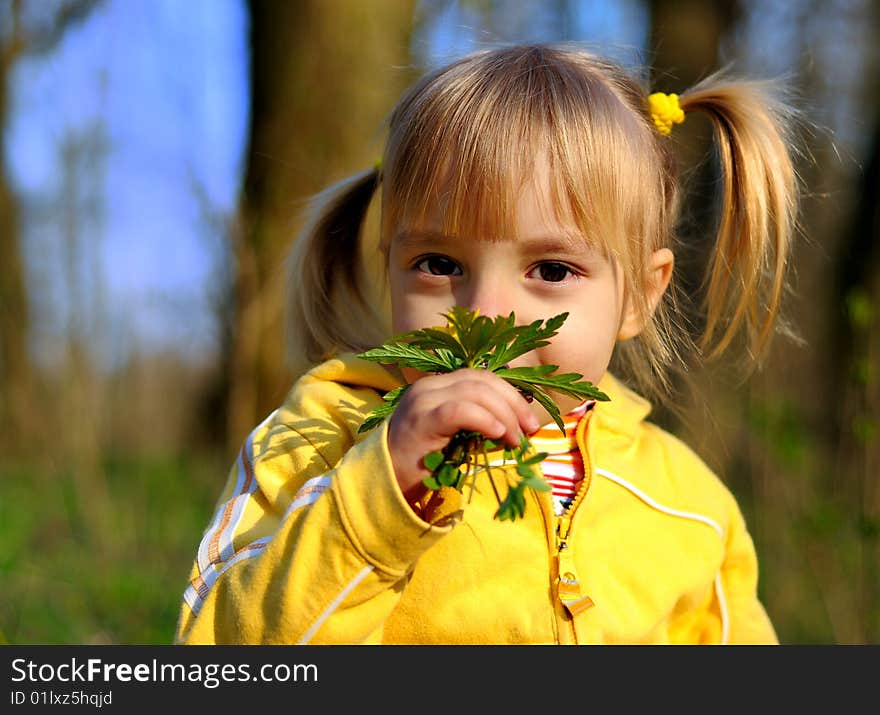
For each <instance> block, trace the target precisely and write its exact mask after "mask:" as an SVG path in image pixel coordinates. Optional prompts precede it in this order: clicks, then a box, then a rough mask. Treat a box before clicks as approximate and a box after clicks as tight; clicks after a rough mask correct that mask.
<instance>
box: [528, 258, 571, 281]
mask: <svg viewBox="0 0 880 715" xmlns="http://www.w3.org/2000/svg"><path fill="white" fill-rule="evenodd" d="M532 272H533V273H536V274H537V277H538V278H540V279H541V280H542V281H546V282H547V283H561V282H562V281H564V280H565V279H566V278H568V277H569V276H570V275H572V274H573V271H572V270H571V268H569V267H568V266H566V265H565V264H564V263H555V262H553V261H548V262H547V263H541V264H540V265H538V266H536V267H535V269H534V270H533V271H532Z"/></svg>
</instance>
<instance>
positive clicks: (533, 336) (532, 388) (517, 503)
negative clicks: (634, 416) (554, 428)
mask: <svg viewBox="0 0 880 715" xmlns="http://www.w3.org/2000/svg"><path fill="white" fill-rule="evenodd" d="M444 317H445V318H446V321H447V325H446V328H445V329H440V328H424V329H421V330H414V331H411V332H408V333H404V334H402V335H399V336H397V337H395V338H393V339H392V340H390V341H388V342H386V343H384V344H383V345H382V346H380V347H378V348H375V349H373V350H368V351H366V352H364V353H362V354H361V355H360V357H362V358H364V359H366V360H372V361H374V362H380V363H385V364H395V365H398V366H401V367H411V368H415V369H417V370H422V371H424V372H431V373H448V372H454V371H455V370H461V369H463V368H475V369H483V370H489V371H491V372H493V373H495V374H496V375H498V376H499V377H500V378H502V379H504V380H506V381H507V382H509V383H510V384H511V385H513V386H514V387H516V388H517V389H518V390H519V391H520V393H521V394H522V395H523V396H524V397H525V398H526V399H528V400H529V401H531V400H537V401H538V403H539V404H540V405H541V406H542V407H543V408H544V409H545V410H547V413H548V414H549V415H550V416H551V417H552V418H553V420H554V421H555V422H556V424H557V425H559V428H560V429H563V428H564V427H563V423H562V416H561V415H560V414H559V407H558V406H557V405H556V403H555V402H554V401H553V398H552V397H551V396H550V394H549V393H550V392H558V393H561V394H564V395H568V396H570V397H575V398H577V399H580V400H586V399H593V400H608V399H609V398H608V396H607V395H606V394H605V393H604V392H602V391H601V390H599V389H597V388H596V387H595V386H594V385H593V384H592V383H591V382H589V381H587V380H582V377H583V376H582V375H579V374H577V373H571V372H569V373H562V374H558V375H557V374H555V373H556V370H558V369H559V367H558V366H557V365H537V366H534V367H516V368H511V367H509V366H508V365H509V363H510V361H511V360H514V359H516V358H518V357H520V356H521V355H525V354H526V353H528V352H531V351H532V350H535V349H536V348H539V347H543V346H544V345H549V343H550V338H552V337H553V336H554V335H556V333H557V332H558V331H559V328H560V327H561V326H562V324H563V323H564V322H565V319H566V318H567V317H568V313H562V314H560V315H557V316H555V317H553V318H550V319H548V320H546V321H542V320H535V321H533V322H532V323H529V324H528V325H516V316H515V315H514V313H510V315H508V316H506V317H505V316H500V315H499V316H496V317H494V318H489V317H486V316H481V315H479V314H478V313H477V312H475V311H471V310H468V309H466V308H461V307H455V308H453V309H452V310H450V311H449V312H448V313H446V314H444ZM408 387H409V385H403V386H401V387H398V388H397V389H395V390H392V391H391V392H389V393H387V394H386V395H385V397H384V402H383V403H382V405H380V406H379V407H377V408H376V409H375V410H373V411H372V412H371V413H370V414H369V415H367V418H366V419H365V420H364V422H363V424H362V425H361V426H360V429H359V431H360V432H366V431H367V430H370V429H373V428H374V427H376V426H377V425H379V424H381V423H382V421H384V420H385V419H387V418H388V417H390V416H391V415H392V414H393V413H394V410H395V409H396V408H397V405H398V404H399V403H400V400H401V398H402V397H403V395H404V394H405V393H406V389H407V388H408ZM498 446H499V445H497V444H495V443H494V442H493V441H492V440H490V439H487V438H486V437H484V436H483V435H481V434H480V433H478V432H471V431H464V430H463V431H460V432H458V433H456V434H455V435H454V436H453V437H452V439H450V441H449V443H448V444H447V445H446V447H444V449H443V450H442V451H438V452H431V453H430V454H428V455H425V457H424V464H425V467H426V468H427V469H429V470H430V471H431V475H430V476H429V477H427V478H426V479H425V486H426V487H428V489H434V490H436V489H440V487H443V486H446V487H453V488H455V489H458V490H459V491H463V490H464V488H465V486H466V485H467V484H470V486H471V489H473V484H474V480H475V478H476V474H477V472H478V471H480V470H485V471H487V472H489V474H490V475H491V472H492V469H491V467H490V466H489V457H488V452H489V451H490V450H494V449H497V448H498ZM532 452H533V448H532V444H531V442H530V441H529V440H528V438H527V437H523V438H522V440H521V441H520V443H519V445H518V446H517V447H515V448H513V449H510V448H505V449H504V459H505V461H508V460H511V461H514V462H515V463H516V473H517V475H518V476H519V480H518V481H517V482H516V483H514V484H508V490H507V494H506V495H505V496H504V497H503V498H502V497H501V495H500V494H498V492H497V491H496V493H495V495H496V498H497V499H498V511H497V512H496V513H495V518H497V519H499V520H502V521H503V520H507V519H509V520H515V519H517V518H521V517H522V516H523V515H524V514H525V508H526V504H525V490H526V489H527V488H528V489H534V490H538V491H546V490H549V489H550V486H549V485H548V484H547V482H546V481H545V480H544V479H543V478H542V477H541V476H540V474H539V473H536V472H535V470H534V467H535V466H536V465H537V464H539V463H540V462H541V461H543V460H544V459H545V458H546V457H547V455H546V454H545V453H539V454H533V453H532ZM490 482H491V479H490ZM491 483H492V488H493V489H495V485H494V482H491Z"/></svg>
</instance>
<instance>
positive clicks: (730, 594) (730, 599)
mask: <svg viewBox="0 0 880 715" xmlns="http://www.w3.org/2000/svg"><path fill="white" fill-rule="evenodd" d="M720 581H721V597H722V599H723V602H722V603H721V607H722V608H726V612H727V622H728V634H727V635H728V637H727V642H728V643H730V644H754V645H776V644H778V643H779V640H778V638H777V636H776V632H775V630H774V628H773V625H772V623H771V621H770V618H769V617H768V615H767V612H766V610H765V609H764V606H763V605H762V604H761V602H760V601H759V600H758V593H757V589H758V558H757V555H756V553H755V547H754V544H753V542H752V538H751V536H750V535H749V532H748V531H747V529H746V525H745V521H744V519H743V516H742V513H741V512H740V510H739V507H738V506H737V505H736V503H734V504H733V506H732V509H731V518H730V522H729V527H728V532H727V539H726V544H725V554H724V562H723V563H722V566H721V573H720Z"/></svg>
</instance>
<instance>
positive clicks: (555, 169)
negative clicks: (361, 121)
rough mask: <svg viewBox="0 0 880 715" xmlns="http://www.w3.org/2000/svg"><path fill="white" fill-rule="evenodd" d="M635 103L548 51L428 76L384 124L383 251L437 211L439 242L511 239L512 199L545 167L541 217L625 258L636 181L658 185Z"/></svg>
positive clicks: (623, 85) (584, 58)
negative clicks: (445, 238)
mask: <svg viewBox="0 0 880 715" xmlns="http://www.w3.org/2000/svg"><path fill="white" fill-rule="evenodd" d="M600 69H601V71H599V70H600ZM617 75H620V81H619V82H615V81H611V82H609V77H611V78H614V77H616V76H617ZM641 96H642V94H641V90H640V88H638V87H635V86H634V85H633V83H632V80H631V79H630V78H629V77H625V76H623V75H622V74H621V73H620V70H619V69H618V68H616V67H615V66H613V65H608V66H606V65H604V63H603V62H602V61H601V60H598V59H596V58H594V57H592V56H590V55H584V53H577V54H575V53H570V52H566V51H565V50H561V49H556V48H547V47H530V48H525V49H523V48H518V49H511V50H496V51H491V52H484V53H480V54H477V55H474V56H471V57H468V58H466V59H464V60H461V61H460V62H458V63H456V64H453V65H452V66H450V67H448V68H445V69H444V70H442V71H440V72H437V73H435V74H433V75H429V76H428V77H426V78H425V79H424V80H423V81H422V82H421V83H419V84H418V85H416V86H415V87H414V88H413V89H412V90H411V91H410V93H409V94H408V95H406V96H405V97H404V98H403V99H402V100H401V102H400V103H399V105H398V107H397V108H396V110H395V111H394V113H393V114H392V117H391V121H390V131H389V139H388V145H387V149H386V156H385V162H384V164H383V167H384V168H383V236H384V240H385V241H386V242H387V240H389V238H390V237H391V232H392V230H399V229H400V228H402V227H407V226H413V225H419V224H421V223H422V222H423V221H424V218H425V214H426V212H427V211H428V210H429V209H430V210H432V211H433V210H434V209H436V208H437V207H438V205H439V207H440V211H439V215H440V216H441V217H442V220H443V225H442V226H441V227H438V228H439V229H440V230H441V231H442V232H443V233H444V234H447V235H455V236H468V237H474V238H479V239H480V240H488V241H502V240H511V239H514V240H515V239H516V238H517V221H516V217H517V211H516V205H517V201H518V197H519V195H520V192H521V191H522V189H523V187H524V186H525V184H526V183H527V182H529V181H533V180H535V178H536V176H537V171H536V169H537V168H538V166H537V165H538V163H539V162H546V166H547V169H548V171H546V172H541V174H542V175H543V174H546V176H547V182H548V185H547V187H546V189H547V191H546V193H547V195H548V198H549V200H550V202H551V205H550V206H547V207H544V209H545V210H546V211H547V212H548V218H553V219H555V221H557V222H558V223H559V224H561V225H562V226H564V227H567V228H571V230H572V232H573V233H577V234H578V235H580V236H581V237H583V238H584V239H586V240H587V241H588V242H589V243H590V244H591V245H592V246H594V247H595V248H598V249H599V250H601V251H602V252H603V253H605V254H609V255H610V254H616V255H619V256H621V257H624V256H625V255H627V254H628V253H629V248H628V244H631V243H632V241H627V240H626V237H627V236H629V237H630V238H635V236H634V235H633V232H635V233H638V234H641V233H642V232H643V231H642V230H639V228H640V227H637V226H634V225H632V224H633V221H637V222H639V223H640V222H641V219H644V208H645V207H644V203H643V199H644V196H643V195H642V194H643V192H644V189H645V187H646V186H651V184H650V183H646V182H648V181H653V182H654V185H655V186H657V187H659V186H660V184H661V181H660V178H659V177H658V176H657V172H656V156H648V155H651V154H653V151H654V149H653V147H654V146H655V142H654V141H653V137H652V135H651V133H652V132H653V128H652V127H650V126H649V124H648V120H647V118H646V115H645V112H644V110H643V109H642V107H641V101H642V100H641ZM633 105H635V107H634V106H633ZM634 108H635V110H636V111H633V109H634ZM652 159H653V161H652ZM649 174H651V175H653V178H649V177H648V175H649ZM636 207H638V209H639V210H634V209H636ZM435 215H436V214H435ZM628 257H629V258H635V256H628ZM625 263H629V261H625Z"/></svg>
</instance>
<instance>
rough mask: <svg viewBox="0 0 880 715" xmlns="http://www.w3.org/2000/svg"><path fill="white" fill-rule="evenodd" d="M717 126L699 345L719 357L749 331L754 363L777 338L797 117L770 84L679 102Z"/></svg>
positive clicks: (722, 83)
mask: <svg viewBox="0 0 880 715" xmlns="http://www.w3.org/2000/svg"><path fill="white" fill-rule="evenodd" d="M680 101H681V108H682V109H683V110H684V111H685V112H686V113H690V112H695V111H699V112H703V113H705V114H706V115H707V116H708V117H709V120H710V122H711V123H712V126H713V129H714V133H715V139H716V143H717V147H718V155H719V159H720V164H721V174H722V191H721V197H720V219H719V223H718V228H717V237H716V242H715V248H714V250H713V253H712V257H711V259H710V262H709V266H708V268H707V271H706V275H705V279H704V280H705V282H704V286H703V288H704V301H705V302H704V308H705V316H706V323H705V328H704V330H703V333H702V336H701V338H700V340H699V345H700V347H701V348H702V350H703V353H704V355H706V356H707V357H709V358H714V357H717V356H719V355H720V354H721V353H722V352H723V351H724V350H725V349H726V348H727V347H728V346H729V345H730V343H731V341H732V340H733V339H734V337H735V336H736V335H737V334H738V333H739V332H740V330H741V329H744V330H745V332H746V335H747V337H748V346H749V350H750V353H751V356H752V358H753V359H754V360H755V361H757V360H759V359H760V357H761V356H762V355H763V354H764V352H765V351H766V349H767V347H768V345H769V343H770V340H771V338H772V336H773V332H774V326H775V325H776V323H777V321H778V318H779V313H780V302H781V299H782V296H783V293H784V290H785V285H786V284H785V271H786V264H787V262H788V258H789V254H790V251H791V244H792V238H793V235H794V232H795V220H796V213H797V204H798V181H797V176H796V174H795V170H794V166H793V161H792V155H791V144H790V133H789V132H790V126H791V119H792V118H793V115H794V112H793V110H792V109H791V108H789V107H788V106H786V105H785V103H783V102H782V101H781V100H780V99H778V98H777V97H776V96H775V94H774V85H773V84H772V83H769V82H756V81H743V80H727V79H723V78H722V77H721V76H720V75H719V74H716V75H713V76H711V77H708V78H707V79H705V80H703V81H702V82H700V83H699V84H698V85H696V86H695V87H694V88H693V89H691V90H690V91H688V92H685V93H683V94H682V95H681V98H680Z"/></svg>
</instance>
